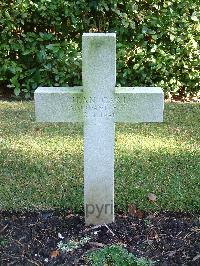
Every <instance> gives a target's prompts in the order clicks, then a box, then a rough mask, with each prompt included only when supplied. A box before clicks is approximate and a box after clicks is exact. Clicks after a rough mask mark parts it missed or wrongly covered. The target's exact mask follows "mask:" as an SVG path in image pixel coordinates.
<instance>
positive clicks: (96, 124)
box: [82, 33, 116, 224]
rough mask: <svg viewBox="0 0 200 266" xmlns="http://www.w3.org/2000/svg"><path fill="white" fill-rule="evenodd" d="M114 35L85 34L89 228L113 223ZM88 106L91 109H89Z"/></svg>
mask: <svg viewBox="0 0 200 266" xmlns="http://www.w3.org/2000/svg"><path fill="white" fill-rule="evenodd" d="M115 43H116V42H115V34H109V33H108V34H93V33H89V34H84V35H83V41H82V46H83V47H82V48H83V49H82V51H83V66H82V69H83V74H82V77H83V87H84V92H83V94H84V96H85V98H86V99H88V100H89V99H95V102H91V103H90V104H86V105H85V106H84V205H85V219H86V224H103V223H111V222H113V220H114V212H113V206H114V134H115V130H114V105H113V98H114V89H115V82H116V81H115V71H116V67H115V62H116V58H115V54H116V52H115ZM88 105H90V106H89V108H88Z"/></svg>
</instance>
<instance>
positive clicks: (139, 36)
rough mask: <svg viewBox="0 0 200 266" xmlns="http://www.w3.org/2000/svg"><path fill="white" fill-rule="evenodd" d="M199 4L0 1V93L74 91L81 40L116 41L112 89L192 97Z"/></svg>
mask: <svg viewBox="0 0 200 266" xmlns="http://www.w3.org/2000/svg"><path fill="white" fill-rule="evenodd" d="M199 17H200V8H199V0H184V1H183V0H171V1H167V0H166V1H164V0H163V1H160V0H135V1H131V0H127V1H122V0H111V1H106V0H101V1H100V0H99V1H98V0H88V1H85V0H77V1H72V0H70V1H66V0H54V1H53V0H52V1H51V0H32V1H30V0H4V1H0V38H1V42H0V86H1V87H11V88H13V90H14V92H15V94H16V95H19V94H20V93H23V95H25V96H26V97H29V96H30V95H31V93H32V92H33V91H34V90H35V89H36V87H37V86H39V85H43V86H57V85H59V86H66V85H70V86H71V85H80V84H81V35H82V33H83V32H89V31H100V32H116V33H117V85H122V86H124V85H125V86H144V85H145V86H155V85H156V86H161V87H162V88H164V90H165V93H166V95H169V94H172V95H179V96H186V95H188V94H191V95H193V94H196V93H197V92H198V91H199V87H200V86H199V85H200V79H199V78H200V71H199V63H200V60H199V56H200V50H199V41H200V23H199Z"/></svg>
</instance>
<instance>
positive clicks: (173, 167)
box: [0, 101, 200, 211]
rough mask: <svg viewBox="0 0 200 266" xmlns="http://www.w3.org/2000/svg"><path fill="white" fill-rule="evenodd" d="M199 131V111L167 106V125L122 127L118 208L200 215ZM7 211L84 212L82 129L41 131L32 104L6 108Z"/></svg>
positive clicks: (2, 175)
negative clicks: (131, 206) (130, 206)
mask: <svg viewBox="0 0 200 266" xmlns="http://www.w3.org/2000/svg"><path fill="white" fill-rule="evenodd" d="M199 131H200V104H188V103H185V104H177V103H176V104H175V103H167V104H165V116H164V123H162V124H117V125H116V147H115V201H116V209H118V210H119V209H123V210H127V205H128V204H129V203H134V204H136V205H137V206H138V207H139V208H141V209H145V210H150V209H154V210H159V209H164V210H188V211H197V210H199V206H200V184H199V178H200V132H199ZM149 192H152V193H155V194H156V196H157V204H153V203H150V202H149V201H148V199H147V195H148V193H149ZM0 208H1V209H15V210H19V209H37V210H38V209H49V208H66V209H72V210H73V211H81V210H83V127H82V125H79V124H62V123H59V124H58V123H57V124H48V123H45V124H39V123H36V122H35V116H34V104H33V102H6V101H0Z"/></svg>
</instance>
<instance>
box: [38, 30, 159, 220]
mask: <svg viewBox="0 0 200 266" xmlns="http://www.w3.org/2000/svg"><path fill="white" fill-rule="evenodd" d="M82 81H83V86H77V87H39V88H37V90H36V91H35V111H36V119H37V121H39V122H83V123H84V209H85V222H86V225H89V224H108V223H111V222H113V221H114V138H115V122H123V123H138V122H162V121H163V109H164V96H163V91H162V89H161V88H155V87H134V88H133V87H116V88H115V85H116V84H115V83H116V35H115V33H84V34H83V37H82Z"/></svg>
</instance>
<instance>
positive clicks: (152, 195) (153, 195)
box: [148, 193, 157, 202]
mask: <svg viewBox="0 0 200 266" xmlns="http://www.w3.org/2000/svg"><path fill="white" fill-rule="evenodd" d="M148 199H149V201H151V202H155V201H156V199H157V197H156V195H155V194H153V193H149V194H148Z"/></svg>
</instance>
